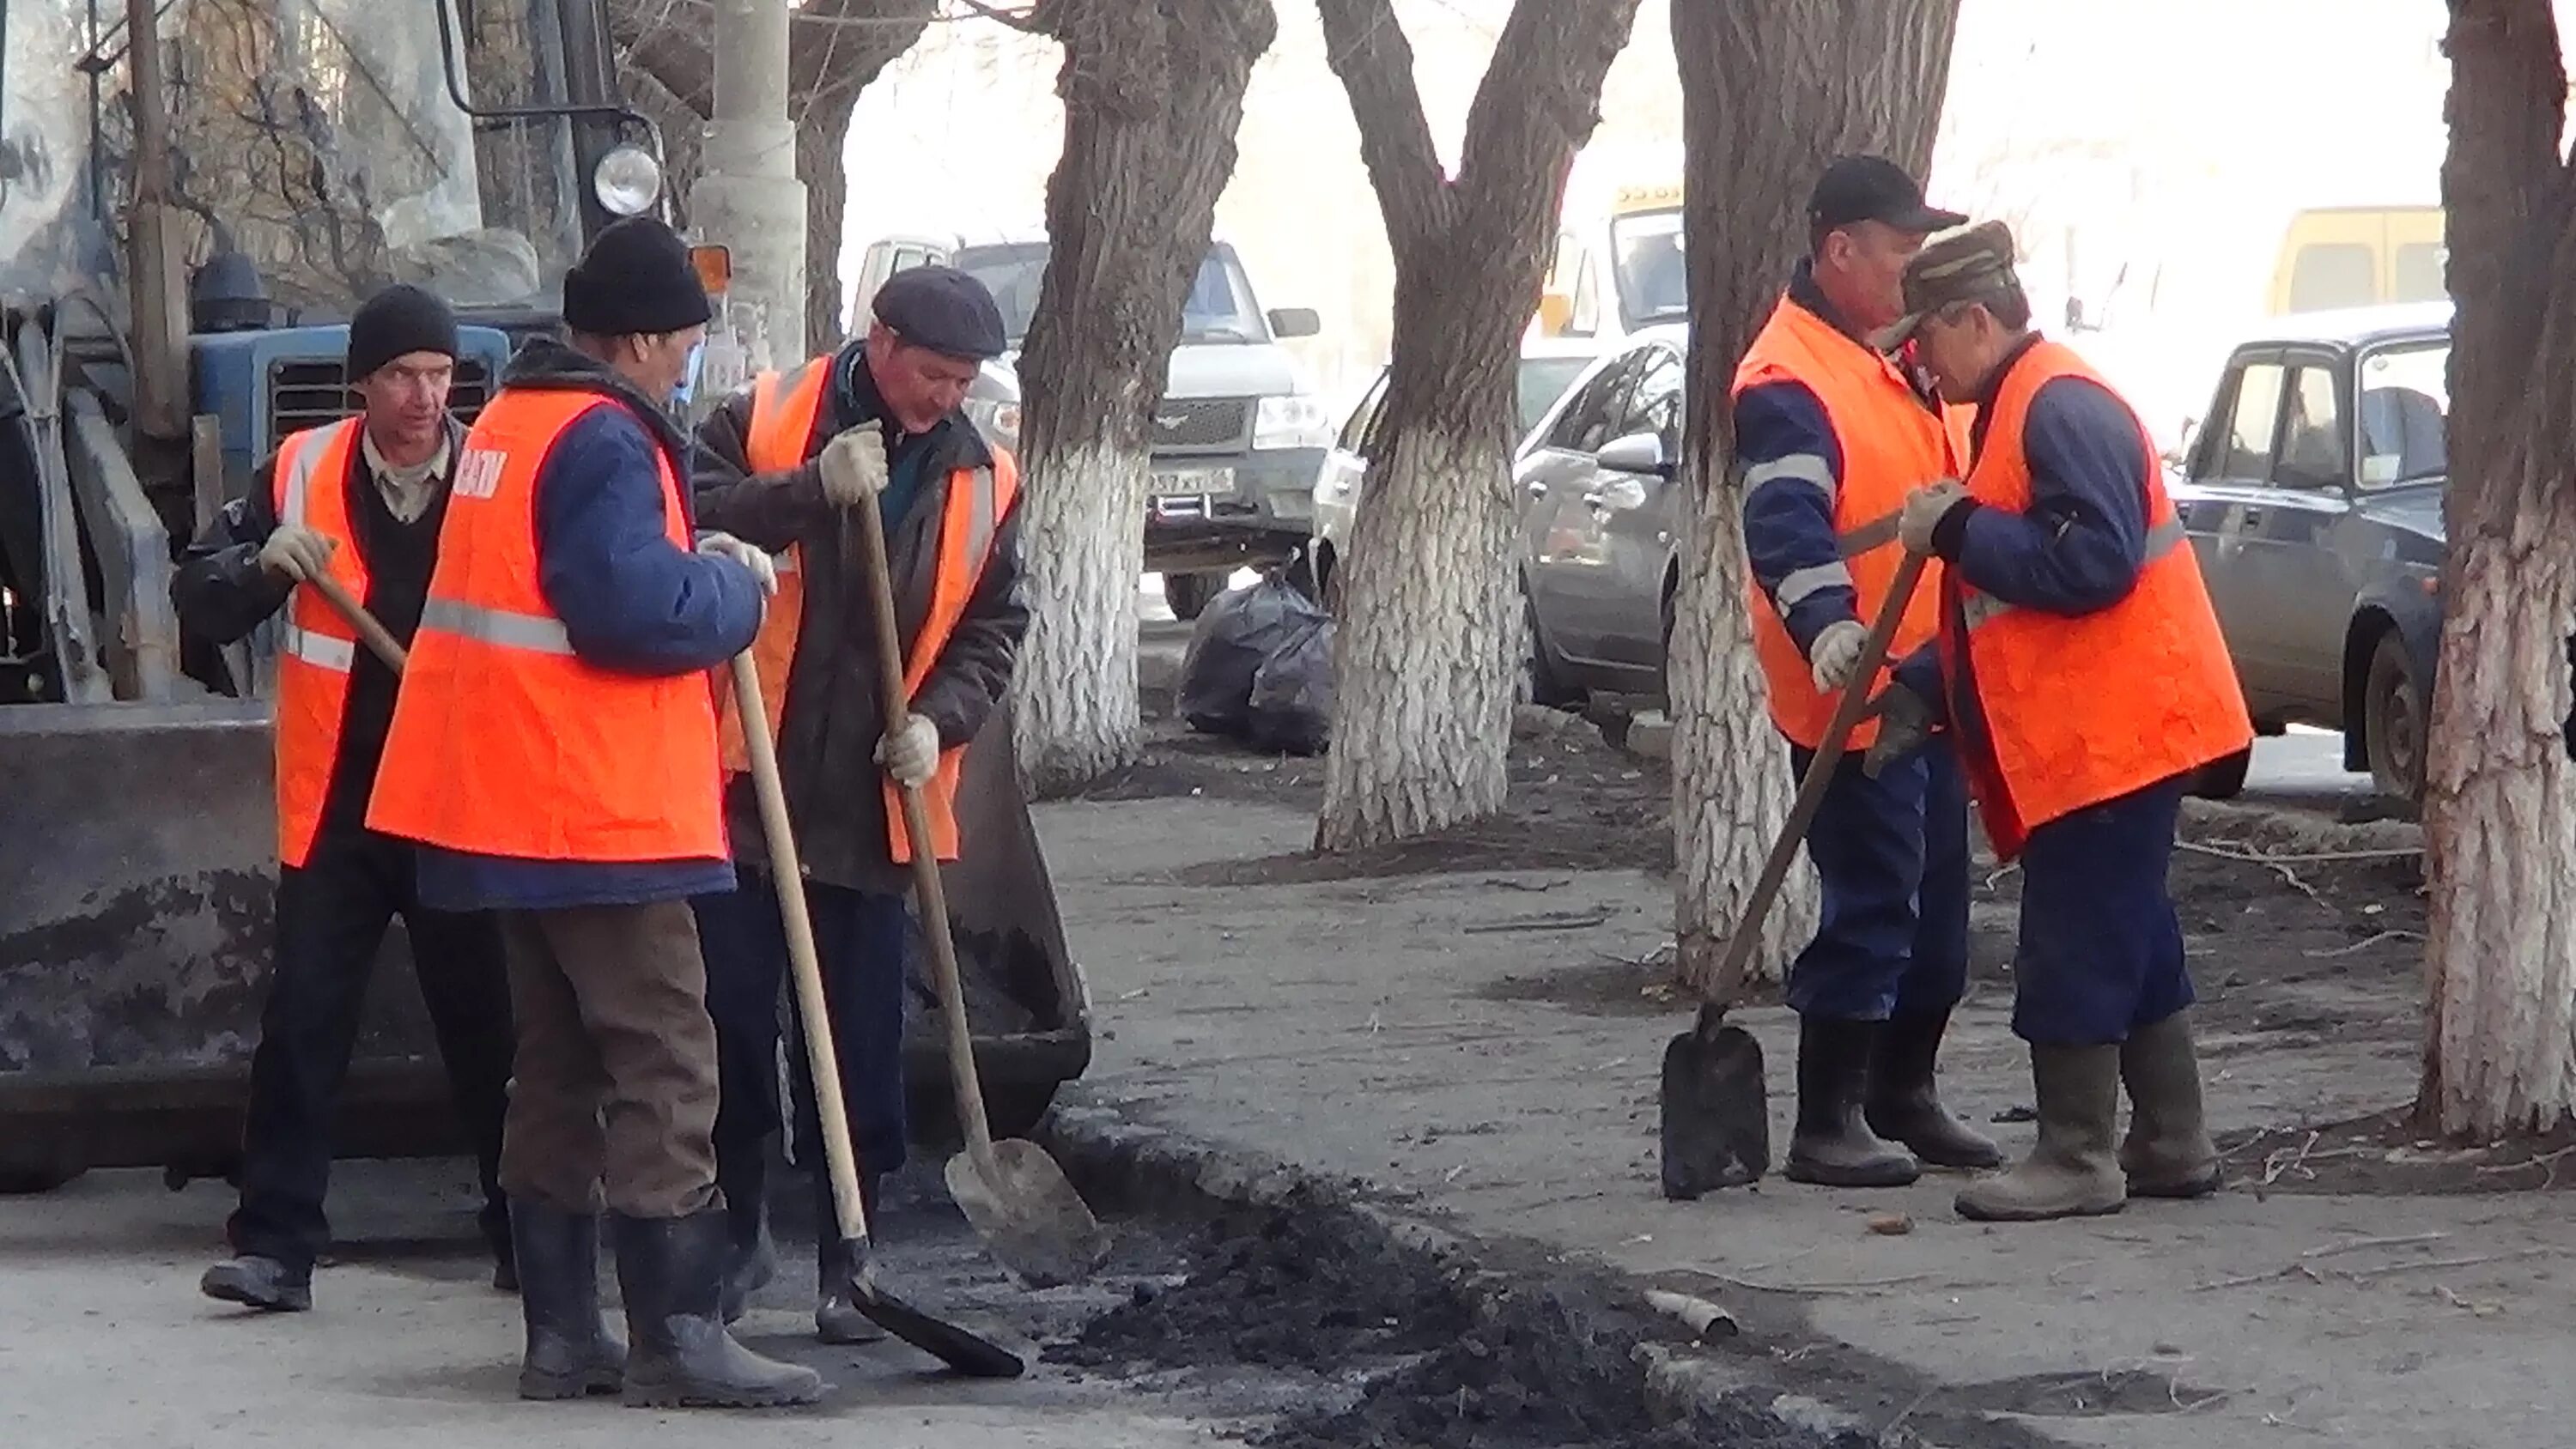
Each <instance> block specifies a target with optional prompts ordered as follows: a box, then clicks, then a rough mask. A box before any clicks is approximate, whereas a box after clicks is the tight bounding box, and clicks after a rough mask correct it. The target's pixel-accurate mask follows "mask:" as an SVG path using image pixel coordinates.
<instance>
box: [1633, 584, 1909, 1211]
mask: <svg viewBox="0 0 2576 1449" xmlns="http://www.w3.org/2000/svg"><path fill="white" fill-rule="evenodd" d="M1922 577H1923V556H1922V555H1921V554H1917V553H1913V552H1908V553H1907V554H1906V555H1905V561H1904V562H1903V563H1902V564H1899V565H1898V566H1897V570H1896V579H1895V581H1894V583H1892V584H1891V585H1890V586H1889V587H1888V590H1887V600H1886V602H1884V603H1882V604H1880V605H1879V606H1878V617H1877V618H1876V619H1875V620H1873V621H1871V623H1870V626H1869V637H1868V638H1867V639H1865V640H1864V641H1862V643H1861V647H1860V660H1859V662H1858V663H1857V664H1855V665H1854V666H1853V667H1852V677H1851V682H1850V683H1848V684H1846V685H1844V686H1843V692H1842V697H1841V698H1840V699H1839V700H1837V701H1836V702H1835V704H1834V713H1833V718H1832V720H1831V721H1830V722H1828V723H1827V724H1826V726H1825V734H1824V738H1823V739H1822V740H1821V741H1819V742H1818V743H1817V746H1816V756H1815V758H1814V759H1813V760H1812V761H1810V762H1808V765H1807V773H1806V775H1805V776H1804V777H1803V778H1801V779H1800V780H1799V782H1798V797H1797V800H1796V802H1795V803H1793V804H1792V805H1791V806H1790V807H1789V819H1788V822H1787V823H1786V824H1784V825H1782V826H1781V827H1780V838H1779V839H1778V840H1777V841H1774V842H1773V843H1772V846H1771V856H1770V858H1769V859H1767V860H1765V861H1763V862H1762V874H1761V876H1760V877H1759V878H1758V879H1756V880H1755V881H1754V883H1753V894H1752V896H1751V897H1750V898H1749V899H1747V900H1746V901H1745V903H1744V910H1743V913H1742V914H1740V915H1739V916H1737V917H1736V921H1735V933H1734V934H1733V935H1731V936H1729V937H1728V938H1727V942H1726V954H1725V955H1724V956H1723V957H1721V958H1719V961H1718V966H1717V980H1716V982H1715V983H1714V984H1712V986H1711V987H1710V990H1709V994H1708V999H1707V1000H1706V1001H1704V1002H1702V1003H1701V1005H1700V1009H1699V1020H1698V1021H1697V1022H1696V1023H1694V1024H1693V1025H1692V1027H1691V1029H1690V1030H1688V1031H1686V1032H1683V1033H1682V1034H1681V1035H1679V1036H1677V1037H1674V1038H1673V1039H1672V1042H1671V1043H1670V1044H1669V1045H1667V1046H1666V1047H1665V1048H1664V1079H1663V1090H1662V1093H1661V1100H1660V1107H1661V1110H1662V1119H1663V1120H1662V1135H1663V1185H1664V1196H1665V1197H1667V1198H1669V1199H1672V1200H1673V1201H1676V1202H1680V1201H1686V1200H1688V1199H1691V1198H1695V1197H1698V1196H1699V1195H1700V1194H1702V1193H1705V1192H1713V1191H1715V1190H1717V1189H1719V1188H1724V1187H1742V1186H1744V1185H1745V1184H1746V1183H1749V1182H1752V1181H1754V1180H1756V1179H1758V1178H1760V1177H1761V1176H1762V1174H1763V1173H1764V1172H1767V1171H1769V1170H1770V1167H1771V1103H1770V1099H1769V1097H1768V1095H1767V1094H1766V1090H1765V1087H1764V1084H1763V1077H1762V1043H1760V1042H1758V1041H1756V1040H1754V1038H1753V1034H1752V1033H1751V1032H1749V1031H1746V1030H1745V1029H1744V1028H1742V1027H1740V1026H1730V1025H1728V1024H1727V1020H1726V1013H1727V1011H1728V1009H1729V1008H1731V1007H1733V1006H1734V1005H1735V1004H1736V1000H1737V998H1738V997H1739V996H1740V995H1741V994H1742V993H1743V990H1744V968H1745V966H1746V964H1747V963H1748V962H1750V961H1751V960H1752V957H1753V947H1754V945H1755V944H1756V943H1757V942H1759V941H1760V940H1761V939H1762V922H1763V919H1764V918H1765V917H1766V916H1768V915H1770V913H1771V903H1772V902H1773V901H1775V900H1777V899H1779V896H1780V885H1781V882H1783V881H1785V880H1787V879H1788V878H1789V867H1790V865H1791V864H1792V863H1793V862H1795V861H1796V860H1797V858H1798V845H1799V843H1800V842H1801V841H1803V840H1805V839H1806V838H1807V827H1808V826H1809V825H1812V824H1814V823H1815V819H1816V811H1817V810H1819V809H1820V808H1822V807H1823V805H1824V803H1825V790H1826V788H1827V787H1828V786H1830V785H1832V784H1833V779H1834V767H1835V766H1836V765H1837V764H1839V763H1840V762H1841V760H1842V757H1843V747H1844V745H1845V744H1846V743H1847V742H1848V741H1849V740H1850V738H1851V732H1852V728H1853V726H1855V725H1857V724H1859V723H1860V720H1861V716H1862V715H1863V714H1865V713H1867V712H1868V709H1869V695H1870V685H1871V684H1872V683H1873V682H1874V681H1875V680H1876V679H1877V677H1878V668H1879V665H1881V664H1882V663H1884V662H1886V659H1887V648H1888V643H1889V641H1891V640H1893V639H1894V638H1895V637H1896V627H1897V625H1898V624H1899V623H1901V622H1902V621H1903V620H1904V618H1905V607H1906V605H1907V604H1908V603H1910V602H1911V601H1912V600H1913V598H1914V586H1915V584H1916V583H1917V582H1918V581H1920V580H1921V579H1922Z"/></svg>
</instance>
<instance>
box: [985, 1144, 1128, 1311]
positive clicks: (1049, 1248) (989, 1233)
mask: <svg viewBox="0 0 2576 1449" xmlns="http://www.w3.org/2000/svg"><path fill="white" fill-rule="evenodd" d="M993 1167H994V1176H995V1178H996V1179H997V1180H994V1181H987V1180H986V1178H985V1176H984V1174H983V1173H981V1172H979V1171H977V1170H976V1167H975V1158H974V1154H973V1153H971V1152H961V1153H959V1154H957V1155H956V1156H955V1157H952V1158H950V1159H948V1194H949V1196H951V1197H953V1198H955V1199H956V1200H957V1206H958V1207H959V1209H961V1210H962V1211H963V1212H964V1213H965V1214H966V1221H967V1222H968V1223H970V1224H972V1225H973V1226H974V1229H975V1231H976V1232H977V1233H978V1234H980V1235H981V1236H982V1237H983V1239H984V1244H985V1246H986V1247H989V1248H991V1249H992V1251H993V1256H994V1257H995V1258H998V1259H1000V1260H1001V1264H1002V1266H1003V1267H1004V1268H1006V1269H1008V1270H1009V1271H1010V1273H1011V1275H1012V1276H1013V1277H1015V1278H1018V1279H1019V1280H1021V1281H1022V1282H1023V1283H1025V1284H1026V1285H1028V1286H1029V1287H1031V1288H1053V1287H1057V1286H1059V1285H1062V1284H1066V1283H1079V1282H1081V1281H1083V1280H1084V1279H1086V1278H1088V1277H1090V1276H1091V1275H1092V1274H1093V1273H1094V1272H1095V1271H1097V1270H1098V1269H1099V1267H1100V1265H1101V1264H1102V1263H1104V1262H1106V1261H1107V1260H1108V1258H1109V1231H1108V1229H1106V1228H1103V1227H1102V1226H1101V1225H1100V1220H1099V1219H1098V1218H1096V1217H1093V1216H1092V1215H1091V1209H1090V1207H1089V1206H1088V1205H1086V1204H1085V1203H1084V1202H1083V1200H1082V1194H1081V1193H1078V1192H1076V1191H1074V1188H1073V1184H1072V1183H1071V1182H1070V1181H1068V1180H1067V1179H1066V1178H1065V1175H1064V1169H1063V1168H1060V1167H1058V1166H1056V1163H1055V1159H1054V1158H1052V1157H1049V1156H1047V1155H1046V1151H1045V1149H1043V1148H1041V1147H1039V1146H1038V1145H1037V1144H1036V1143H1034V1142H1021V1141H1015V1140H1011V1139H1004V1140H1002V1141H999V1142H995V1143H994V1144H993Z"/></svg>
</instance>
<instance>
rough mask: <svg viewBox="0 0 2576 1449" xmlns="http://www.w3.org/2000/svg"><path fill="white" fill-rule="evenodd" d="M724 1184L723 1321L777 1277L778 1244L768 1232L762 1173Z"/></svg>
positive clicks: (739, 1314)
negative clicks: (725, 1249) (724, 1253)
mask: <svg viewBox="0 0 2576 1449" xmlns="http://www.w3.org/2000/svg"><path fill="white" fill-rule="evenodd" d="M745 1176H747V1178H748V1180H746V1181H737V1182H733V1183H728V1184H726V1185H725V1188H724V1195H725V1208H724V1211H725V1241H726V1245H727V1251H726V1256H725V1279H724V1321H725V1322H727V1323H732V1322H734V1321H736V1320H737V1319H739V1318H741V1317H742V1315H743V1313H744V1311H745V1310H746V1309H748V1308H750V1307H751V1295H753V1294H755V1293H757V1292H759V1291H760V1290H761V1289H763V1288H766V1287H768V1286H769V1280H770V1279H772V1278H775V1277H777V1276H778V1245H777V1243H776V1241H775V1240H773V1239H772V1238H771V1237H770V1235H769V1202H768V1193H767V1190H766V1187H765V1184H764V1183H763V1181H762V1176H763V1175H762V1174H758V1173H753V1174H747V1175H745Z"/></svg>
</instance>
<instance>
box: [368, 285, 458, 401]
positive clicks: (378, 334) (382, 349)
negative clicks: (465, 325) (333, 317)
mask: <svg viewBox="0 0 2576 1449" xmlns="http://www.w3.org/2000/svg"><path fill="white" fill-rule="evenodd" d="M414 352H435V353H438V354H440V355H441V356H444V357H447V358H449V359H451V360H452V359H454V357H455V356H456V314H455V313H453V312H451V311H449V310H447V304H446V303H445V302H442V301H440V300H439V299H438V298H437V297H436V296H435V295H433V294H431V293H428V292H424V291H422V290H421V289H420V288H418V287H415V286H412V285H411V284H410V283H408V282H398V283H396V284H394V285H393V286H390V287H387V288H385V289H384V290H383V291H381V292H378V293H377V294H376V295H374V296H372V297H369V298H368V299H367V301H366V305H364V306H362V307H360V308H359V309H358V315H356V316H354V317H352V318H350V319H349V360H348V362H347V364H346V366H347V368H348V378H349V380H350V381H351V382H356V381H358V380H359V379H360V378H363V377H369V376H372V375H374V373H375V371H376V369H378V368H380V367H383V366H384V365H385V364H386V363H388V362H391V361H393V360H394V359H395V358H397V357H402V356H406V355H408V354H410V353H414Z"/></svg>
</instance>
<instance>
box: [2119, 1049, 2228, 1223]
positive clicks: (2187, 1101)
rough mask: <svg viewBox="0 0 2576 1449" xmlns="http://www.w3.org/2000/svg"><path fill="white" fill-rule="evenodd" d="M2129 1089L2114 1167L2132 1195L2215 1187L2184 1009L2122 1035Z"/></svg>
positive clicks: (2199, 1192)
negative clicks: (2126, 1129) (2126, 1123)
mask: <svg viewBox="0 0 2576 1449" xmlns="http://www.w3.org/2000/svg"><path fill="white" fill-rule="evenodd" d="M2120 1080H2121V1082H2122V1083H2123V1084H2124V1085H2126V1086H2127V1087H2128V1089H2129V1135H2128V1137H2127V1138H2126V1139H2125V1140H2123V1141H2122V1142H2121V1144H2120V1170H2121V1171H2122V1172H2124V1173H2126V1174H2128V1178H2129V1196H2131V1197H2177V1198H2192V1197H2207V1196H2209V1195H2210V1194H2211V1193H2213V1192H2216V1191H2218V1144H2216V1143H2214V1142H2212V1141H2210V1140H2209V1126H2208V1124H2207V1123H2206V1122H2204V1121H2203V1120H2202V1118H2201V1111H2200V1056H2199V1053H2198V1052H2196V1051H2195V1050H2194V1049H2193V1047H2192V1042H2191V1013H2190V1012H2189V1011H2187V1010H2186V1011H2177V1012H2175V1013H2174V1014H2173V1015H2171V1016H2168V1017H2166V1018H2165V1019H2164V1020H2162V1021H2160V1022H2157V1023H2156V1024H2155V1025H2153V1026H2149V1027H2143V1028H2141V1029H2139V1030H2137V1031H2135V1032H2132V1033H2130V1034H2129V1040H2128V1041H2127V1043H2126V1044H2124V1045H2123V1046H2122V1047H2121V1048H2120Z"/></svg>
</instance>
